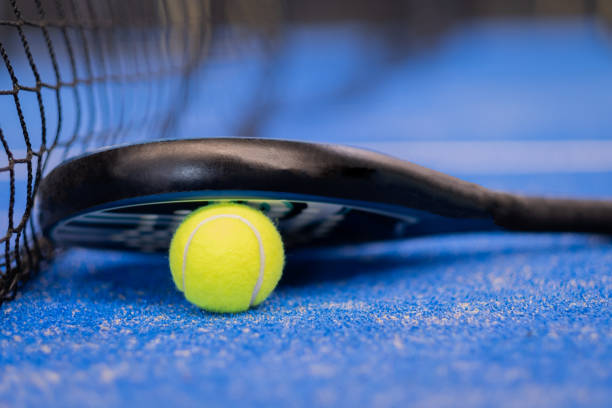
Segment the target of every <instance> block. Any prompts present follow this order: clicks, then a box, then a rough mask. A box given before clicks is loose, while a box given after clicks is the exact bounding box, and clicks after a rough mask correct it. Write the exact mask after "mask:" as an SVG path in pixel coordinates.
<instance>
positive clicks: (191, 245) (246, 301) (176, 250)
mask: <svg viewBox="0 0 612 408" xmlns="http://www.w3.org/2000/svg"><path fill="white" fill-rule="evenodd" d="M284 264H285V253H284V250H283V242H282V240H281V236H280V234H279V233H278V231H277V230H276V228H275V226H274V224H273V223H272V221H270V219H269V218H268V217H266V216H265V215H264V214H262V213H261V212H259V211H257V210H255V209H253V208H251V207H248V206H246V205H241V204H232V203H221V204H213V205H209V206H206V207H202V208H200V209H198V210H196V211H194V212H192V213H191V214H190V215H189V216H187V218H185V220H184V221H183V223H182V224H181V225H180V226H179V227H178V229H177V230H176V232H175V233H174V237H173V238H172V242H171V243H170V270H171V271H172V278H173V279H174V284H175V285H176V287H177V288H178V289H179V290H180V291H182V292H183V293H184V294H185V298H187V300H188V301H190V302H191V303H193V304H195V305H197V306H199V307H201V308H203V309H206V310H209V311H212V312H242V311H244V310H247V309H248V308H249V307H251V306H256V305H258V304H260V303H261V302H263V301H264V300H265V299H266V298H267V297H268V295H269V294H270V293H272V291H273V290H274V288H275V287H276V284H277V283H278V281H279V279H280V277H281V275H282V272H283V267H284Z"/></svg>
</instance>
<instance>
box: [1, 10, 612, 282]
mask: <svg viewBox="0 0 612 408" xmlns="http://www.w3.org/2000/svg"><path fill="white" fill-rule="evenodd" d="M611 28H612V2H610V1H607V0H590V1H587V0H560V1H553V0H521V1H501V0H492V1H489V0H487V1H485V0H463V1H444V0H435V1H434V0H432V1H427V2H423V1H411V0H403V1H391V0H386V1H376V2H373V1H367V0H335V1H323V0H314V1H289V0H287V1H280V0H259V1H257V2H254V1H248V0H232V1H223V0H213V1H208V0H180V1H178V0H177V1H167V0H166V1H165V0H158V1H142V0H124V1H118V0H107V1H101V2H94V1H91V0H89V1H82V2H74V1H69V0H61V1H55V0H54V1H50V0H11V1H6V2H3V4H2V5H0V57H1V59H2V64H0V137H1V139H2V144H3V149H2V150H1V151H2V152H1V153H0V184H1V185H0V189H1V190H0V191H1V193H0V194H1V196H0V197H1V199H2V201H3V202H4V203H3V206H2V209H3V210H4V211H5V214H6V215H5V216H1V217H0V228H1V229H2V230H4V231H6V235H5V236H4V238H3V239H2V241H1V242H0V244H4V245H5V249H6V250H5V251H4V252H5V255H4V257H5V259H8V260H5V261H4V263H3V264H2V272H3V273H4V274H6V273H7V268H8V269H10V268H11V265H12V264H14V263H15V262H19V260H18V259H16V252H15V251H14V249H15V248H16V247H18V246H19V242H21V243H24V242H25V243H28V242H30V240H31V239H32V237H33V236H35V235H36V232H35V231H36V227H35V222H34V220H35V218H33V217H31V212H32V210H33V204H34V199H33V197H34V196H35V193H36V189H37V185H38V182H39V180H40V178H41V177H42V176H43V175H44V174H45V173H46V172H48V171H49V170H50V169H52V168H53V167H54V166H55V165H56V164H57V163H59V162H61V160H64V159H66V158H69V157H71V156H74V155H76V154H80V153H82V152H83V151H86V150H91V149H95V148H99V147H102V146H108V145H115V144H122V143H133V142H139V141H143V140H151V139H163V138H197V137H215V136H230V137H233V136H248V137H264V138H283V139H294V140H305V141H316V142H325V143H344V144H350V145H354V146H360V147H364V148H368V149H373V150H377V151H381V152H383V153H388V154H392V155H394V156H398V157H400V158H403V159H406V160H411V161H414V162H416V163H418V164H421V165H424V166H428V167H432V168H434V169H437V170H441V171H444V172H448V173H451V174H453V175H455V176H459V177H463V178H465V179H468V180H471V181H475V182H478V183H482V184H484V185H486V186H488V187H491V188H498V189H506V190H511V191H516V192H523V193H531V194H545V195H570V194H573V195H576V194H580V195H582V196H589V197H605V194H606V192H609V190H606V188H605V187H606V186H607V185H608V184H609V177H610V174H611V173H612V135H611V130H612V115H611V114H610V107H612V37H611V33H610V30H611ZM504 175H512V176H513V177H500V176H504ZM28 222H32V225H31V232H30V233H29V236H27V234H28V230H27V229H26V228H25V226H26V224H27V223H28ZM11 279H13V278H11Z"/></svg>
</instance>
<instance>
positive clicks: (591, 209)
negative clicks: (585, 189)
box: [491, 192, 612, 234]
mask: <svg viewBox="0 0 612 408" xmlns="http://www.w3.org/2000/svg"><path fill="white" fill-rule="evenodd" d="M493 203H494V205H493V207H492V208H491V214H492V215H493V219H494V220H495V223H496V224H497V225H499V226H501V227H504V228H506V229H510V230H520V231H551V232H590V233H600V234H612V201H603V200H601V201H599V200H577V199H553V198H543V197H524V196H519V195H514V194H508V193H497V192H496V193H495V197H494V199H493Z"/></svg>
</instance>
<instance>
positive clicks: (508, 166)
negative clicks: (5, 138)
mask: <svg viewBox="0 0 612 408" xmlns="http://www.w3.org/2000/svg"><path fill="white" fill-rule="evenodd" d="M341 143H342V144H345V145H350V146H355V147H362V148H366V149H369V150H374V151H377V152H380V153H385V154H389V155H391V156H394V157H397V158H400V159H403V160H408V161H412V162H414V163H417V164H420V165H422V166H425V167H431V168H434V169H436V170H439V171H443V172H448V173H453V174H500V175H501V174H509V175H512V174H546V173H599V172H610V171H612V140H547V141H512V140H510V141H482V140H478V141H435V142H427V141H388V142H385V141H380V142H378V141H377V142H369V141H368V142H365V141H363V142H362V141H355V142H341ZM14 155H15V157H25V151H16V152H14ZM57 164H59V155H54V156H53V157H52V161H51V162H50V163H49V166H48V167H47V169H48V170H50V169H52V168H53V167H54V166H55V165H57ZM5 165H6V156H5V155H4V154H3V153H0V167H2V166H5ZM26 175H27V174H26V169H25V166H24V165H19V166H17V174H16V177H17V179H18V180H25V179H26ZM8 180H9V175H8V173H6V172H3V173H0V182H2V181H8Z"/></svg>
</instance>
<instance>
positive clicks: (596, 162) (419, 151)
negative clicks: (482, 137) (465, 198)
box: [347, 140, 612, 174]
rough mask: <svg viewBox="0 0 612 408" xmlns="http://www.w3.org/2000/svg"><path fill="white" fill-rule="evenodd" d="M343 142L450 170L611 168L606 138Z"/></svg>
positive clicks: (520, 171) (513, 171) (498, 171)
mask: <svg viewBox="0 0 612 408" xmlns="http://www.w3.org/2000/svg"><path fill="white" fill-rule="evenodd" d="M347 144H350V145H351V146H356V147H362V148H366V149H370V150H375V151H378V152H380V153H385V154H389V155H391V156H394V157H398V158H400V159H404V160H408V161H412V162H414V163H417V164H420V165H423V166H425V167H432V168H434V169H436V170H440V171H443V172H449V173H455V174H456V173H464V174H543V173H591V172H593V173H598V172H609V171H612V140H547V141H448V142H446V141H436V142H415V141H408V142H354V143H347Z"/></svg>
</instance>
